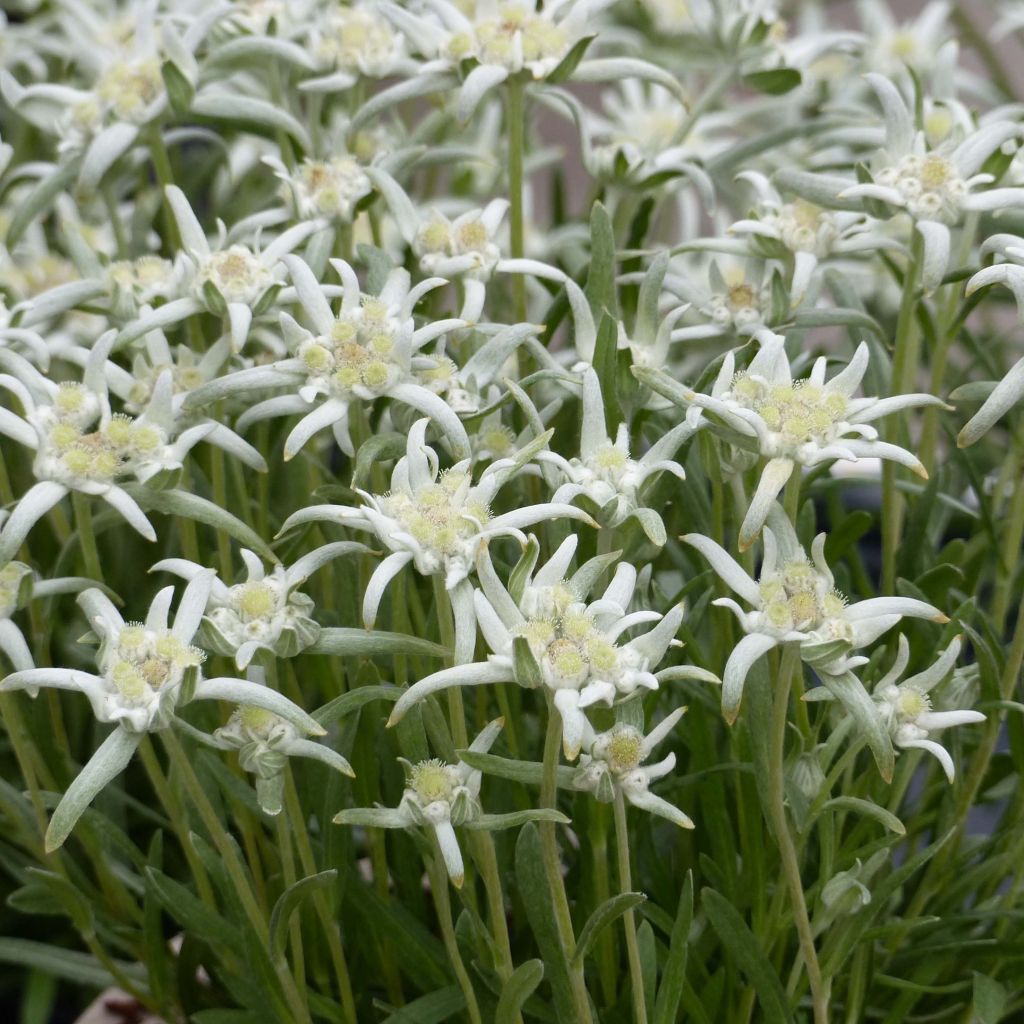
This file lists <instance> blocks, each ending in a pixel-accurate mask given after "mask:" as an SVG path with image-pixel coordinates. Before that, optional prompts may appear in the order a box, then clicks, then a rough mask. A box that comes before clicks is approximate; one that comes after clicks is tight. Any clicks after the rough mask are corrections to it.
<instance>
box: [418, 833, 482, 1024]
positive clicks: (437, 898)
mask: <svg viewBox="0 0 1024 1024" xmlns="http://www.w3.org/2000/svg"><path fill="white" fill-rule="evenodd" d="M431 834H433V833H431ZM427 873H428V874H429V875H430V894H431V896H432V897H433V898H434V909H435V910H436V911H437V920H438V923H439V924H440V926H441V937H442V938H443V939H444V948H445V949H446V950H447V952H448V959H449V960H450V961H451V964H452V970H453V971H455V978H456V980H457V981H458V983H459V988H461V989H462V994H463V995H464V996H465V997H466V1012H467V1013H468V1014H469V1019H470V1021H471V1022H472V1024H483V1018H482V1017H481V1016H480V1006H479V1004H478V1003H477V1001H476V992H474V990H473V982H472V981H471V980H470V977H469V972H468V971H467V970H466V965H465V964H464V963H463V961H462V954H461V953H460V952H459V943H458V940H457V939H456V938H455V925H454V923H453V921H452V903H451V899H450V898H449V896H448V875H447V873H446V871H445V869H444V860H443V858H442V856H441V849H440V846H439V845H438V842H437V837H436V836H434V855H433V856H432V857H429V858H428V859H427Z"/></svg>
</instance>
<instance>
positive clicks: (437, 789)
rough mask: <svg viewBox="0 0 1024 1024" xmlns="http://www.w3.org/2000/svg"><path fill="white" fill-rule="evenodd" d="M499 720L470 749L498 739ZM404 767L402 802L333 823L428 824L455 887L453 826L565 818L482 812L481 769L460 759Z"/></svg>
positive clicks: (545, 812)
mask: <svg viewBox="0 0 1024 1024" xmlns="http://www.w3.org/2000/svg"><path fill="white" fill-rule="evenodd" d="M504 724H505V721H504V719H502V718H499V719H496V720H495V721H493V722H491V723H490V724H489V725H487V726H485V728H484V729H483V730H482V731H481V733H480V734H479V735H478V736H477V737H476V739H475V740H473V742H472V743H471V744H470V746H469V750H470V751H471V752H472V753H475V754H485V753H487V751H488V750H490V749H491V745H492V744H493V743H494V741H495V740H496V739H497V738H498V733H499V732H501V729H502V726H503V725H504ZM399 760H400V761H401V762H402V766H403V768H404V769H405V775H406V786H405V792H404V793H403V794H402V801H401V803H400V804H399V805H398V806H397V807H395V808H388V807H359V808H351V809H349V810H344V811H341V812H340V813H339V814H337V815H335V817H334V823H335V824H336V825H364V826H370V827H373V828H429V829H431V830H432V831H433V833H434V835H435V836H436V838H437V844H438V848H439V849H440V851H441V856H442V858H443V859H444V864H445V868H446V869H447V871H448V877H449V878H450V879H451V880H452V884H453V885H454V886H455V888H456V889H460V888H462V882H463V878H464V876H465V870H464V868H463V862H462V851H461V850H460V849H459V841H458V839H457V838H456V836H455V828H456V827H463V826H464V827H465V828H469V829H484V830H486V831H492V830H495V829H502V828H511V827H513V826H515V825H521V824H523V823H524V822H526V821H531V820H545V821H557V822H561V823H563V824H564V823H566V822H568V820H569V819H568V818H566V817H565V816H564V815H563V814H559V813H558V812H557V811H553V810H550V809H542V810H536V811H523V812H513V813H511V814H485V813H484V812H483V810H482V809H481V807H480V782H481V773H480V772H479V771H478V770H476V769H475V768H470V766H469V765H468V764H466V763H465V762H464V761H459V762H458V763H457V764H446V763H445V762H444V761H440V760H437V759H436V758H432V759H431V760H429V761H420V762H419V763H418V764H411V763H410V762H408V761H406V760H405V758H399Z"/></svg>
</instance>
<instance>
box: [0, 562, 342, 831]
mask: <svg viewBox="0 0 1024 1024" xmlns="http://www.w3.org/2000/svg"><path fill="white" fill-rule="evenodd" d="M212 576H213V574H212V572H209V571H206V572H203V573H201V574H200V575H198V576H196V578H195V579H193V580H192V582H191V583H189V585H188V586H187V587H186V588H185V592H184V594H183V595H182V598H181V603H180V604H179V606H178V612H177V614H176V615H175V617H174V625H173V626H170V627H168V624H167V616H168V612H169V610H170V606H171V601H172V600H173V599H174V587H166V588H164V589H163V590H161V591H160V592H159V593H158V594H157V596H156V597H155V598H154V599H153V603H152V604H151V605H150V607H149V613H148V614H147V616H146V621H145V622H144V623H138V622H129V623H126V622H125V621H124V620H123V619H122V618H121V615H120V613H119V612H118V611H117V609H116V608H115V607H114V605H113V604H112V603H111V601H110V599H109V598H108V597H106V595H105V594H103V592H102V591H100V590H96V589H95V588H90V589H89V590H86V591H84V592H83V593H82V594H80V595H79V598H78V603H79V604H80V605H81V606H82V608H83V610H84V611H85V613H86V615H87V617H88V619H89V622H90V624H91V625H92V627H93V629H94V630H95V633H96V635H97V636H98V637H99V640H100V647H99V651H98V652H97V655H96V665H97V668H98V670H99V673H98V674H96V675H93V674H91V673H88V672H81V671H78V670H74V669H66V668H33V669H26V670H24V671H18V672H15V673H13V674H12V675H9V676H8V677H7V678H6V679H4V680H3V681H2V682H0V691H5V692H6V691H10V690H29V691H33V690H36V689H38V688H39V687H40V686H52V687H55V688H56V689H60V690H77V691H78V692H80V693H83V694H85V696H86V697H87V698H88V700H89V703H90V704H91V705H92V710H93V714H95V716H96V718H97V719H98V720H99V721H101V722H112V723H116V724H117V726H118V728H117V729H115V730H114V732H112V733H111V734H110V735H109V736H108V737H107V738H106V740H105V741H104V742H103V744H102V745H101V746H100V748H99V750H97V751H96V753H95V754H94V755H93V757H92V759H91V760H90V761H89V763H88V764H87V765H86V766H85V767H84V768H83V769H82V771H81V773H80V774H79V775H78V777H77V778H76V779H75V781H74V782H73V783H72V784H71V786H70V787H69V788H68V791H67V792H66V793H65V794H64V796H63V798H62V799H61V802H60V804H59V805H58V806H57V809H56V810H55V811H54V814H53V818H52V819H51V821H50V827H49V829H48V830H47V833H46V848H47V849H48V850H53V849H56V848H57V847H58V846H60V845H61V844H62V843H63V842H64V840H65V839H66V838H67V836H68V834H69V833H70V831H71V829H72V828H73V827H74V825H75V823H76V822H77V821H78V819H79V818H80V817H81V815H82V813H83V811H84V810H85V809H86V808H87V807H88V806H89V804H90V803H91V802H92V800H93V798H94V797H95V796H96V794H97V793H98V792H99V791H100V790H101V789H102V788H103V787H104V786H105V785H106V784H107V783H108V782H110V780H111V779H113V778H114V777H115V776H116V775H119V774H120V773H121V772H122V771H123V770H124V768H125V766H126V765H127V764H128V761H129V760H130V759H131V756H132V754H133V753H134V752H135V749H136V747H138V745H139V743H140V742H141V740H142V737H143V736H144V735H145V734H146V733H147V732H154V731H157V730H160V729H165V728H167V727H168V726H169V725H170V724H171V720H172V719H173V717H174V712H175V709H176V708H177V706H178V704H179V703H180V702H181V701H182V700H183V699H186V700H230V701H234V702H235V703H239V704H245V705H253V706H255V707H260V708H264V709H265V710H267V711H271V712H273V713H275V714H278V715H281V716H282V717H283V718H285V719H287V720H288V721H290V722H292V723H294V724H295V725H296V726H298V727H299V728H301V729H304V730H305V731H306V732H310V733H313V734H315V735H322V734H323V729H322V728H321V727H320V725H319V724H318V723H317V722H316V721H315V720H314V719H312V718H310V717H309V715H307V714H306V713H305V712H304V711H303V710H302V709H301V708H299V707H297V706H296V705H295V704H293V703H292V702H291V701H290V700H288V698H287V697H284V696H282V695H281V694H279V693H276V692H275V691H273V690H271V689H269V688H267V687H265V686H257V685H253V684H252V683H246V682H243V681H242V680H240V679H208V680H204V679H202V678H201V676H200V672H199V667H200V665H201V664H202V662H203V659H204V658H205V655H204V654H203V652H202V651H201V650H199V648H197V647H193V646H191V641H192V638H193V637H194V636H195V632H196V629H197V628H198V627H199V622H200V619H201V618H202V614H203V609H204V608H205V607H206V601H207V598H208V596H209V592H210V583H211V580H212Z"/></svg>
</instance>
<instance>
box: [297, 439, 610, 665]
mask: <svg viewBox="0 0 1024 1024" xmlns="http://www.w3.org/2000/svg"><path fill="white" fill-rule="evenodd" d="M428 423H429V420H426V419H422V420H418V421H417V422H416V423H415V424H414V425H413V428H412V429H411V430H410V431H409V440H408V443H407V445H406V452H405V455H404V456H403V457H402V458H401V459H399V460H398V462H397V463H396V464H395V468H394V470H393V471H392V474H391V490H390V491H389V492H388V493H387V494H383V495H375V494H369V493H367V492H365V491H359V492H358V493H359V494H360V496H361V497H362V498H363V501H364V504H363V505H362V506H361V507H360V508H349V507H346V506H340V505H313V506H310V507H309V508H304V509H301V510H300V511H298V512H296V513H294V514H293V515H292V516H290V517H289V518H288V519H287V520H286V522H285V524H284V526H283V527H282V528H281V531H282V532H285V531H287V530H289V529H291V528H292V527H294V526H299V525H301V524H303V523H309V522H315V521H326V522H335V523H339V524H340V525H342V526H347V527H349V528H351V529H355V530H364V531H366V532H368V533H372V534H373V535H374V536H375V537H376V538H377V539H378V540H379V541H380V543H381V544H383V545H384V546H385V547H386V548H387V549H388V550H389V551H390V552H391V554H390V555H388V557H387V558H385V559H384V561H382V562H381V563H380V565H379V566H377V568H376V570H375V571H374V573H373V576H372V577H371V578H370V582H369V584H368V585H367V588H366V593H365V595H364V596H363V622H364V625H365V626H366V628H367V629H371V628H373V624H374V622H375V621H376V618H377V609H378V607H379V606H380V602H381V598H382V597H383V596H384V591H385V589H386V588H387V586H388V584H389V583H390V582H391V581H392V580H393V579H394V578H395V576H397V575H398V573H399V572H401V571H402V569H404V568H405V566H407V565H409V564H410V563H411V564H412V565H413V566H414V568H415V569H416V571H417V572H418V573H420V575H422V576H442V577H443V578H444V582H445V587H446V588H447V590H448V592H449V595H450V597H451V600H452V605H453V611H454V615H455V630H456V636H455V648H456V660H457V661H466V660H468V659H469V658H471V657H472V652H473V645H474V644H475V642H476V624H475V617H474V614H473V596H472V594H473V588H472V587H471V586H470V584H469V582H468V577H469V575H470V573H471V572H472V570H473V566H474V563H475V562H476V558H477V555H478V554H479V553H480V551H481V550H483V549H484V548H485V547H486V545H487V542H488V541H489V540H491V539H492V538H495V537H503V536H512V537H517V538H518V539H519V540H520V542H521V543H522V544H525V543H526V537H525V535H524V534H523V533H522V530H523V528H524V527H527V526H533V525H534V524H535V523H539V522H542V521H543V520H546V519H561V518H568V519H580V520H583V521H584V522H591V520H590V517H589V516H588V515H587V514H586V513H585V512H583V511H581V510H580V509H577V508H573V506H571V505H564V504H562V505H560V504H555V503H551V502H549V503H543V504H539V505H526V506H524V507H522V508H517V509H514V510H513V511H511V512H506V513H504V514H502V515H498V516H495V515H493V514H492V513H491V502H492V501H493V500H494V497H495V495H496V494H497V492H498V490H499V489H500V488H501V486H502V485H503V484H504V483H505V482H506V480H508V478H509V477H510V476H511V474H512V473H513V472H515V471H516V469H518V468H519V467H518V465H517V461H518V460H517V461H514V460H511V459H505V460H500V461H498V462H494V463H492V464H491V465H489V466H488V467H487V468H486V469H485V470H484V471H483V474H482V475H481V477H480V479H479V481H478V482H477V483H475V484H474V483H473V478H472V475H471V467H470V462H469V460H468V459H466V460H464V461H462V462H458V463H456V464H455V465H454V466H452V468H451V469H448V470H446V471H445V472H443V473H440V472H439V462H438V458H437V454H436V453H435V452H434V450H433V449H432V448H430V447H428V446H427V444H426V431H427V425H428ZM527 454H528V455H529V454H532V453H530V452H528V453H527ZM521 457H522V456H520V458H521Z"/></svg>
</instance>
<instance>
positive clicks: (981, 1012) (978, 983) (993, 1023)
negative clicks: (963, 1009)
mask: <svg viewBox="0 0 1024 1024" xmlns="http://www.w3.org/2000/svg"><path fill="white" fill-rule="evenodd" d="M1008 1001H1009V993H1008V992H1007V991H1006V989H1005V988H1004V987H1003V986H1002V985H1001V984H1000V983H999V982H998V981H996V979H995V978H990V977H988V975H985V974H980V973H979V972H978V971H975V972H974V1004H973V1007H974V1014H975V1017H976V1019H977V1022H978V1024H999V1021H1001V1020H1002V1019H1003V1015H1004V1014H1005V1013H1006V1004H1007V1002H1008Z"/></svg>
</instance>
